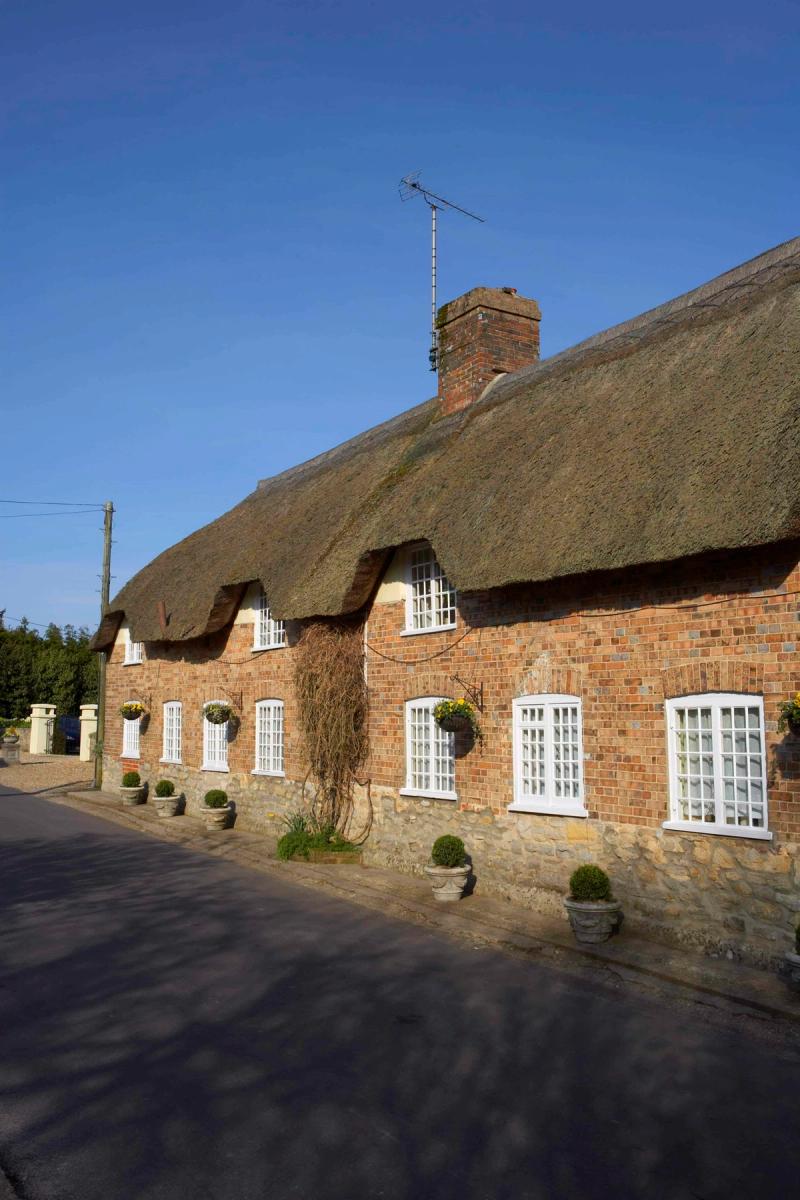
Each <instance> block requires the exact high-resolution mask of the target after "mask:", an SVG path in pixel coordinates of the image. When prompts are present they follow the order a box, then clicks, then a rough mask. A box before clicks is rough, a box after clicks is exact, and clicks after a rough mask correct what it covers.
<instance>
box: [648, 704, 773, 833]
mask: <svg viewBox="0 0 800 1200" xmlns="http://www.w3.org/2000/svg"><path fill="white" fill-rule="evenodd" d="M666 711H667V738H668V744H669V790H670V819H669V820H668V821H665V822H664V827H665V828H666V829H683V830H691V831H692V832H694V833H723V834H732V835H734V836H739V837H755V838H771V837H772V834H771V833H769V832H768V831H767V756H766V750H765V746H764V701H763V699H762V697H761V696H748V695H743V694H741V693H735V692H711V693H705V694H702V695H696V696H677V697H676V698H675V699H672V700H668V701H667V705H666Z"/></svg>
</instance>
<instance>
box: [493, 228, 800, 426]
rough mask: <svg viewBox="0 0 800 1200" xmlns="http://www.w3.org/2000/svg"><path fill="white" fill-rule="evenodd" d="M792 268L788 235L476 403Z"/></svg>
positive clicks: (632, 342)
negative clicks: (786, 238)
mask: <svg viewBox="0 0 800 1200" xmlns="http://www.w3.org/2000/svg"><path fill="white" fill-rule="evenodd" d="M794 268H796V269H797V271H798V272H800V237H795V238H789V240H788V241H785V242H781V243H780V244H779V245H777V246H773V247H772V249H771V250H765V251H764V252H763V253H762V254H757V255H756V256H755V257H754V258H750V259H748V260H747V261H746V262H743V263H739V265H738V266H735V267H731V268H730V269H729V270H727V271H723V272H722V274H721V275H715V276H714V278H713V279H709V280H707V281H706V282H705V283H701V284H699V285H698V286H697V287H695V288H692V289H691V290H690V291H688V292H683V293H681V295H679V296H675V297H673V298H672V299H671V300H665V301H664V303H663V304H659V305H657V306H656V307H655V308H649V309H646V310H645V311H644V312H643V313H639V314H638V315H637V316H635V317H629V318H628V319H627V320H625V321H621V322H619V323H618V324H617V325H611V326H610V327H609V328H608V329H604V330H601V331H600V332H598V333H594V334H592V335H591V336H590V337H588V338H584V340H583V341H580V342H576V343H575V345H574V346H568V347H567V348H566V349H564V350H560V351H559V352H558V354H554V355H552V356H551V357H550V358H543V359H540V361H539V362H535V363H531V364H530V365H529V366H527V367H522V368H521V369H520V370H519V371H513V372H509V373H508V374H507V375H502V376H500V377H498V379H497V383H496V385H495V386H494V387H490V388H489V390H488V391H487V392H485V393H484V396H483V397H482V398H481V400H479V401H477V402H476V404H475V405H473V406H472V407H473V408H477V407H478V406H480V407H481V408H484V407H493V406H494V404H495V403H497V401H498V399H500V398H502V397H504V396H505V395H506V394H507V393H508V392H509V391H510V390H512V389H513V388H514V387H515V386H516V385H518V384H520V383H526V382H529V381H533V380H534V379H536V380H538V379H540V378H542V377H544V376H546V375H550V374H551V373H552V372H553V371H554V370H556V369H558V368H560V367H569V366H580V365H581V364H582V363H584V362H586V361H591V360H592V358H593V356H594V353H595V352H596V351H599V350H605V351H609V350H613V349H618V350H624V349H628V348H630V347H635V346H637V345H638V344H639V343H642V342H644V341H645V340H646V338H647V337H648V335H653V334H655V333H657V332H659V331H660V330H662V329H664V328H666V327H668V326H670V325H675V324H678V323H679V322H680V321H681V320H683V321H685V320H686V319H687V318H688V319H691V318H692V315H693V313H695V312H698V311H699V310H700V309H708V308H712V309H714V310H715V311H717V312H718V311H720V310H721V309H723V308H724V307H726V304H727V303H736V302H740V301H741V299H742V292H743V290H746V291H747V292H749V293H750V294H752V295H755V294H756V293H760V292H761V291H762V290H764V286H765V285H769V284H770V283H772V282H774V280H775V279H777V278H780V277H781V276H790V272H792V270H793V269H794ZM765 274H766V276H767V278H766V279H765V280H759V276H762V275H765ZM787 282H791V278H788V279H787Z"/></svg>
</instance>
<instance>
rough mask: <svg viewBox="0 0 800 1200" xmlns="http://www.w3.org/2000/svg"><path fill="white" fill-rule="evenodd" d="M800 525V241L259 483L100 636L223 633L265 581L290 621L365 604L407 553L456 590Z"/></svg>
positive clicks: (166, 637) (139, 590)
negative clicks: (477, 396)
mask: <svg viewBox="0 0 800 1200" xmlns="http://www.w3.org/2000/svg"><path fill="white" fill-rule="evenodd" d="M798 535H800V238H796V239H794V240H792V241H790V242H785V243H784V244H783V245H781V246H778V247H776V248H775V249H774V250H770V251H768V252H767V253H766V254H762V255H760V256H759V257H758V258H755V259H753V260H751V261H750V262H748V263H745V264H743V265H742V266H740V267H737V268H735V269H734V270H733V271H729V272H727V273H726V274H725V275H722V276H719V277H718V278H717V279H715V280H712V281H711V282H710V283H707V284H705V285H703V287H701V288H697V289H695V290H694V291H692V292H689V293H687V294H686V295H684V296H681V297H678V298H677V299H676V300H672V301H670V302H669V303H667V304H664V305H661V306H660V307H659V308H656V309H653V310H652V311H650V312H648V313H644V314H643V315H642V316H640V317H637V318H635V319H634V320H632V321H627V322H625V323H624V324H623V325H618V326H616V327H615V328H613V329H610V330H608V331H606V332H605V333H601V334H598V335H597V336H595V337H593V338H590V339H589V340H588V341H586V342H582V343H581V344H580V345H578V346H576V347H574V348H573V349H571V350H568V351H565V352H564V353H562V354H558V355H556V356H555V357H553V358H551V359H547V360H544V361H543V362H540V363H537V364H535V365H534V366H531V367H528V368H525V369H524V370H522V371H518V372H516V373H514V374H513V375H507V376H505V377H504V378H502V379H500V380H499V381H498V382H497V383H496V384H495V385H494V386H493V387H492V388H490V389H489V390H488V393H487V394H486V395H484V397H483V398H482V399H481V400H479V401H478V402H477V403H475V404H473V405H472V406H471V407H470V408H468V409H466V410H464V411H462V412H459V413H456V414H453V415H451V416H446V417H443V416H442V415H441V413H440V409H439V404H438V402H437V400H435V399H434V400H429V401H427V402H426V403H424V404H421V405H419V406H418V407H417V408H413V409H411V410H409V411H408V412H406V413H403V414H402V415H401V416H399V417H396V418H394V419H393V420H391V421H388V422H386V423H385V424H383V425H380V426H377V427H376V428H374V429H371V430H369V431H368V432H366V433H364V434H361V435H360V436H359V437H356V438H354V439H353V440H351V441H349V442H346V443H344V444H343V445H341V446H339V447H337V448H336V449H335V450H331V451H329V452H328V453H327V454H323V455H321V456H319V457H318V458H315V459H313V460H311V461H310V462H307V463H304V464H303V465H301V466H299V467H295V468H293V469H292V470H289V471H285V472H283V473H282V474H281V475H277V476H275V477H274V478H272V479H267V480H264V481H263V482H262V483H261V484H260V485H259V486H258V488H257V489H256V490H255V491H254V492H252V493H251V494H250V495H249V496H247V497H246V498H245V499H244V500H243V501H242V502H241V503H240V504H238V505H237V506H236V507H235V508H233V509H231V510H230V512H227V513H225V514H224V515H223V516H221V517H220V518H219V519H218V520H216V521H214V522H212V523H211V524H210V525H206V526H204V527H203V528H202V529H199V530H198V531H197V532H196V533H193V534H191V535H190V536H189V537H187V538H184V540H183V541H181V542H178V544H177V545H175V546H172V547H171V548H170V549H169V550H166V551H165V552H164V553H163V554H161V555H159V556H158V558H156V559H154V560H153V562H151V563H150V564H149V565H148V566H147V567H145V568H144V569H143V570H142V571H140V572H139V573H138V574H137V575H135V576H134V578H133V579H131V581H130V582H129V583H128V584H126V585H125V587H124V588H122V590H121V591H120V592H119V593H118V595H117V596H116V597H115V598H114V599H113V600H112V602H111V604H110V605H109V608H108V612H107V615H106V617H105V618H104V620H103V622H102V624H101V626H100V628H99V629H98V631H97V634H96V635H95V639H94V645H95V647H96V648H98V649H101V648H103V647H104V646H107V645H109V644H110V642H111V641H112V640H113V638H114V636H115V634H116V630H117V628H118V626H119V622H120V621H121V619H122V618H123V616H124V617H125V618H127V620H128V621H129V622H130V625H131V629H132V633H133V636H134V637H135V638H136V639H137V640H143V641H184V640H187V639H190V638H195V637H199V636H202V635H204V634H207V633H211V632H214V631H215V630H217V629H219V628H221V627H222V626H224V625H225V624H226V623H227V622H228V621H229V620H230V619H231V617H232V616H233V613H234V611H235V608H236V605H237V604H238V602H239V600H240V598H241V594H242V590H243V585H244V584H246V583H247V582H248V581H251V580H256V579H257V580H261V582H262V583H263V585H264V588H265V590H266V593H267V595H268V597H269V600H270V604H271V606H272V609H273V612H274V613H275V615H276V616H278V617H283V618H303V617H310V616H325V615H327V616H333V615H340V614H344V613H348V612H353V611H355V610H356V609H358V608H359V607H360V606H361V605H363V604H364V602H365V601H366V600H367V599H368V597H369V594H370V592H371V590H372V588H373V587H374V585H375V582H376V579H377V577H378V575H379V574H380V572H381V570H382V569H383V566H384V564H385V562H386V560H387V557H388V554H389V553H390V552H391V550H392V548H394V547H396V546H398V545H402V544H404V543H407V542H412V541H416V540H418V539H427V540H428V541H429V542H430V543H431V544H432V545H433V547H434V549H435V552H436V554H437V556H438V558H439V560H440V562H441V563H442V566H443V567H444V569H445V571H446V572H447V575H448V577H449V578H450V579H451V580H452V582H453V583H454V584H455V586H456V587H457V588H458V589H459V590H461V591H475V590H481V589H485V588H496V587H501V586H504V585H507V584H513V583H521V582H536V581H543V580H549V579H555V578H558V577H563V576H568V575H577V574H585V573H587V572H592V571H599V570H610V569H615V568H623V567H628V566H632V565H636V564H645V563H653V562H665V561H670V560H674V559H678V558H683V557H685V556H688V555H696V554H699V553H703V552H706V551H712V550H722V549H735V548H744V547H750V546H759V545H764V544H767V543H770V542H776V541H780V540H783V539H785V538H792V537H796V536H798Z"/></svg>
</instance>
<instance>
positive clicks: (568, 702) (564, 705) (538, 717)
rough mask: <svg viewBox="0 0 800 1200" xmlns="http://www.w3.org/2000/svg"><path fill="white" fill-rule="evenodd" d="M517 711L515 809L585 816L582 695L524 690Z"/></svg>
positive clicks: (567, 815) (512, 807)
mask: <svg viewBox="0 0 800 1200" xmlns="http://www.w3.org/2000/svg"><path fill="white" fill-rule="evenodd" d="M513 714H514V803H513V804H512V805H511V809H512V811H516V812H541V813H552V814H555V815H556V816H566V817H585V816H586V815H587V813H586V808H585V806H584V801H583V731H582V717H581V702H580V700H579V698H578V697H577V696H561V695H549V694H548V695H539V696H519V697H518V698H517V699H516V700H515V701H514V704H513Z"/></svg>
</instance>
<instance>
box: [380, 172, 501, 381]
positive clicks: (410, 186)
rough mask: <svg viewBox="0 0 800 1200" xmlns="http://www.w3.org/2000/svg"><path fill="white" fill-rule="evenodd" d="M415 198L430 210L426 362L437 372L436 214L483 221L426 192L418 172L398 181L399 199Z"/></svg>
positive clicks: (473, 214) (457, 206)
mask: <svg viewBox="0 0 800 1200" xmlns="http://www.w3.org/2000/svg"><path fill="white" fill-rule="evenodd" d="M415 196H422V199H423V200H424V201H425V203H426V204H427V205H428V207H429V208H430V210H431V348H430V351H429V353H428V361H429V362H430V364H431V370H432V371H438V369H439V331H438V329H437V328H436V213H437V212H438V211H439V209H440V208H441V209H447V208H452V209H453V210H454V211H455V212H460V213H462V214H463V215H464V216H465V217H471V218H472V220H473V221H480V223H481V224H482V225H483V224H484V219H483V217H479V216H477V215H476V214H475V213H473V212H469V210H468V209H466V208H462V207H461V206H460V205H459V204H453V202H452V201H451V200H444V199H443V198H442V197H441V196H437V195H436V194H435V193H434V192H430V191H428V189H427V188H426V187H423V186H422V184H421V183H420V179H419V171H414V172H412V174H411V175H404V176H403V178H402V179H401V180H400V199H401V200H413V198H414V197H415Z"/></svg>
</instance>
